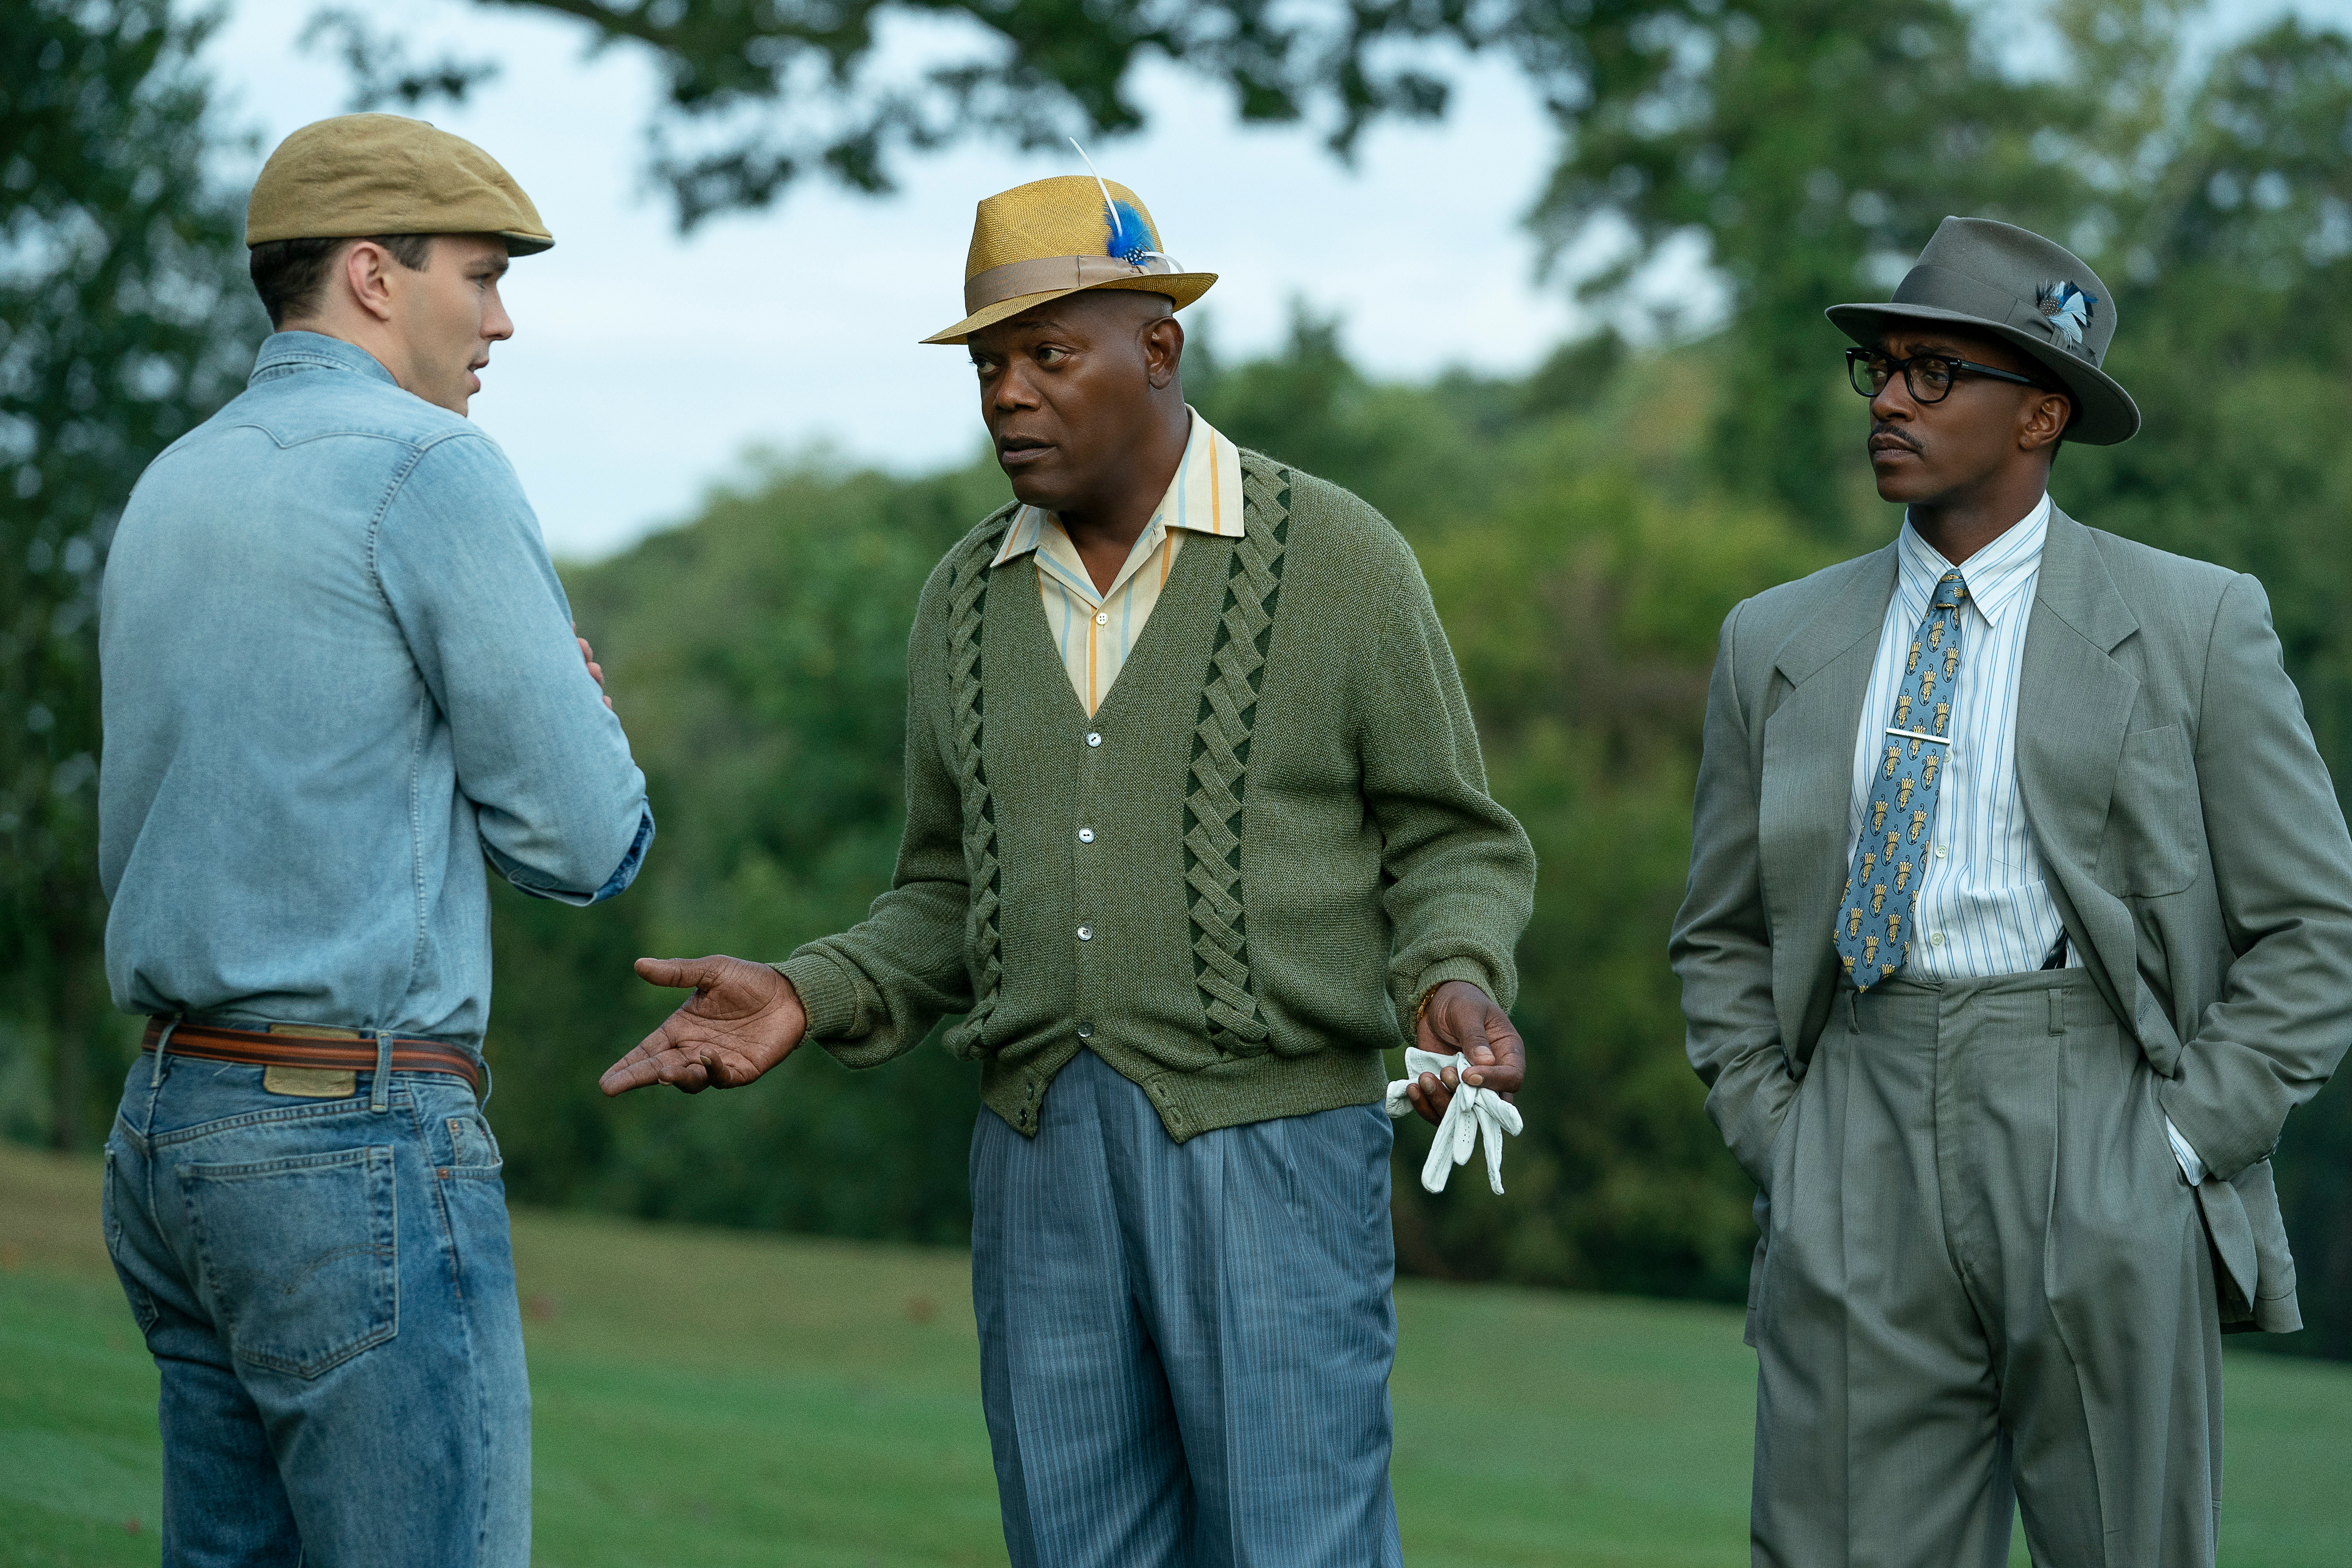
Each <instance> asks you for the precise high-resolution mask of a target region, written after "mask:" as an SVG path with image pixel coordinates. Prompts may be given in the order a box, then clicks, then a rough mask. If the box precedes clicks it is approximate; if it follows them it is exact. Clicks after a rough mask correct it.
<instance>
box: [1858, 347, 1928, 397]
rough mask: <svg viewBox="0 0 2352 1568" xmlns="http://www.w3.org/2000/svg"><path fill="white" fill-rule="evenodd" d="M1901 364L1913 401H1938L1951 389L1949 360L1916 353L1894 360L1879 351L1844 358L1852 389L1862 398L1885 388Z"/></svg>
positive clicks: (1880, 391)
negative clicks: (1904, 358)
mask: <svg viewBox="0 0 2352 1568" xmlns="http://www.w3.org/2000/svg"><path fill="white" fill-rule="evenodd" d="M1897 365H1900V366H1902V367H1903V379H1904V382H1905V383H1906V385H1907V386H1908V387H1909V388H1910V392H1911V397H1912V400H1913V401H1914V402H1916V403H1941V402H1942V401H1943V400H1944V397H1945V395H1947V394H1948V393H1949V392H1950V391H1951V390H1952V375H1953V370H1952V362H1951V361H1949V360H1943V359H1936V358H1932V357H1930V356H1928V355H1925V354H1922V355H1919V356H1917V357H1916V358H1913V359H1907V360H1898V359H1892V358H1889V357H1888V356H1887V355H1885V354H1882V353H1856V354H1853V355H1851V356H1849V357H1848V358H1847V360H1846V369H1847V372H1848V374H1850V375H1851V376H1852V377H1853V389H1854V390H1855V391H1856V392H1858V393H1860V394H1862V395H1864V397H1875V396H1877V395H1879V394H1880V393H1882V392H1884V391H1885V390H1886V384H1887V382H1888V381H1889V380H1890V379H1891V378H1892V377H1893V376H1894V374H1895V366H1897Z"/></svg>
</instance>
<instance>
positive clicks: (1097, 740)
mask: <svg viewBox="0 0 2352 1568" xmlns="http://www.w3.org/2000/svg"><path fill="white" fill-rule="evenodd" d="M1101 744H1102V737H1101V736H1100V735H1098V734H1097V733H1096V732H1095V731H1092V730H1089V731H1087V745H1089V746H1099V745H1101Z"/></svg>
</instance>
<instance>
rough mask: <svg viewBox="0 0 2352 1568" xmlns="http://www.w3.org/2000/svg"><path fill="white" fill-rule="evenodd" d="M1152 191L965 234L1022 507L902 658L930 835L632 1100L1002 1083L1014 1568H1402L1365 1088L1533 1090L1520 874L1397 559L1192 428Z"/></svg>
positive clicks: (1374, 1152)
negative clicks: (698, 1092) (941, 1067)
mask: <svg viewBox="0 0 2352 1568" xmlns="http://www.w3.org/2000/svg"><path fill="white" fill-rule="evenodd" d="M1161 252H1162V247H1161V244H1160V237H1159V231H1158V229H1157V227H1156V226H1154V225H1153V224H1152V221H1151V217H1150V214H1149V213H1148V212H1147V211H1146V210H1145V209H1144V206H1143V204H1142V203H1141V202H1140V201H1139V200H1138V199H1137V198H1136V197H1135V195H1134V194H1133V193H1132V192H1130V191H1128V190H1127V189H1126V188H1125V187H1123V186H1118V185H1106V184H1097V182H1096V181H1094V180H1091V179H1087V178H1083V177H1078V178H1066V179H1051V180H1042V181H1039V182H1037V183H1035V184H1027V185H1023V186H1020V187H1019V188H1017V189H1014V190H1011V191H1007V192H1004V193H1003V194H1002V195H996V196H992V197H990V198H989V199H988V200H986V201H984V202H982V203H981V204H980V211H979V217H978V222H977V225H976V226H975V229H974V232H973V236H972V242H971V254H970V257H969V259H968V261H967V263H966V266H965V284H964V307H965V310H967V312H969V313H968V314H967V315H966V316H965V318H964V319H963V320H962V321H958V322H957V323H956V324H955V325H954V326H952V327H950V328H948V329H947V330H946V331H942V332H940V333H939V334H937V335H936V336H934V337H933V338H931V339H929V341H930V342H940V343H961V344H964V345H965V346H966V347H967V349H968V351H969V353H970V354H971V363H972V365H973V367H974V368H975V370H976V371H977V373H978V379H979V390H980V395H981V412H982V417H983V418H984V419H985V420H986V422H987V425H988V428H989V432H990V435H991V436H992V437H993V440H994V445H995V450H996V454H997V458H998V460H999V462H1000V463H1001V464H1002V465H1003V468H1004V471H1005V473H1006V474H1007V476H1008V477H1009V478H1010V479H1011V480H1012V483H1013V493H1014V495H1015V496H1016V497H1017V498H1019V499H1018V500H1016V501H1015V502H1014V503H1013V504H1012V505H1009V506H1006V507H1004V508H1003V509H1002V510H999V511H997V512H995V513H994V514H993V515H992V516H991V517H989V518H988V519H987V520H986V521H983V522H982V523H981V525H980V526H979V527H978V528H976V529H974V530H973V531H971V533H970V534H969V535H968V536H966V538H965V539H964V541H963V542H961V543H960V544H958V545H957V546H956V547H955V548H954V549H953V550H951V551H950V552H948V555H947V558H946V559H945V560H943V561H942V562H940V565H939V568H938V570H937V571H935V572H933V573H932V574H931V578H930V581H929V583H928V584H926V585H925V587H924V590H923V595H922V598H921V602H920V603H919V605H918V606H917V609H916V612H915V627H914V635H913V637H912V639H911V641H910V643H909V644H908V705H907V707H908V711H907V827H906V837H905V839H904V841H903V843H902V844H901V845H900V847H899V855H898V872H897V876H896V878H895V879H894V881H893V885H892V887H891V889H890V890H889V891H887V892H886V893H884V894H883V895H882V896H881V898H880V899H879V900H877V901H876V903H875V905H874V910H873V912H872V914H871V916H870V917H869V918H868V919H867V920H866V922H865V923H864V924H862V925H860V926H858V927H856V929H854V930H852V931H846V932H844V933H843V934H841V935H839V936H835V937H828V938H826V939H824V941H821V942H811V943H810V944H808V945H807V946H805V947H803V948H802V949H801V950H800V951H799V952H795V953H793V955H792V956H791V957H790V958H788V959H787V960H786V961H785V962H784V963H782V964H780V965H778V966H776V967H775V968H769V967H767V966H765V965H761V964H754V963H742V962H740V961H739V960H736V959H731V958H708V959H701V960H698V961H693V962H686V963H680V962H655V961H651V960H647V961H644V962H641V963H639V965H638V971H639V973H642V974H644V975H645V976H646V978H647V979H648V980H652V981H654V982H656V984H666V985H677V986H693V987H696V988H697V994H696V996H695V998H694V999H693V1000H692V1001H690V1002H688V1004H687V1005H684V1006H683V1007H681V1008H680V1009H679V1010H678V1011H677V1013H676V1014H675V1015H673V1016H672V1017H671V1018H670V1020H669V1021H668V1023H667V1024H666V1025H664V1026H663V1027H662V1028H661V1029H660V1030H658V1031H656V1033H655V1034H654V1035H653V1036H651V1037H648V1038H647V1039H646V1041H645V1043H644V1044H642V1045H640V1046H639V1047H637V1048H636V1049H635V1051H633V1052H631V1053H630V1054H629V1056H628V1057H627V1058H625V1059H624V1060H623V1061H621V1062H619V1063H617V1064H615V1065H614V1068H613V1069H612V1071H611V1072H609V1073H607V1074H606V1076H605V1080H604V1082H605V1088H606V1089H607V1091H608V1092H612V1093H619V1092H622V1091H623V1090H625V1089H633V1088H636V1087H638V1086H640V1085H644V1084H649V1083H653V1082H656V1081H660V1082H667V1083H673V1084H676V1085H677V1086H678V1087H679V1088H681V1089H688V1090H689V1091H691V1090H695V1089H701V1088H703V1087H704V1086H706V1085H712V1084H715V1085H720V1086H734V1085H739V1084H743V1083H748V1082H750V1081H751V1079H754V1078H756V1077H758V1076H759V1075H760V1074H761V1072H763V1071H765V1070H766V1069H767V1068H771V1067H772V1066H773V1065H774V1064H775V1063H776V1062H778V1061H779V1060H781V1059H782V1058H783V1057H784V1055H785V1054H786V1053H787V1052H789V1051H791V1050H792V1049H793V1047H795V1046H796V1045H798V1044H799V1043H800V1042H801V1040H802V1039H803V1037H810V1038H814V1039H815V1040H817V1041H818V1042H820V1043H821V1044H823V1045H824V1047H826V1049H828V1050H829V1051H831V1052H832V1053H833V1054H834V1055H835V1058H838V1059H839V1060H841V1061H843V1062H845V1063H846V1064H847V1065H849V1066H851V1067H869V1066H872V1065H874V1064H876V1063H878V1062H882V1061H886V1060H887V1059H889V1058H892V1057H896V1056H898V1055H900V1054H902V1053H904V1052H906V1051H908V1050H911V1049H912V1048H914V1047H915V1046H916V1045H917V1044H918V1043H919V1041H921V1040H922V1038H923V1037H924V1036H925V1035H926V1034H928V1033H929V1030H930V1028H931V1026H932V1024H933V1022H934V1021H935V1020H936V1019H938V1018H939V1017H940V1016H941V1015H942V1014H947V1013H961V1014H962V1015H963V1018H962V1021H961V1023H959V1024H958V1025H957V1026H955V1027H954V1028H953V1029H951V1030H950V1032H949V1034H948V1036H947V1045H948V1048H949V1049H950V1050H952V1051H954V1052H955V1053H956V1054H957V1055H959V1056H961V1057H963V1058H967V1059H973V1060H977V1061H978V1062H979V1063H980V1082H981V1096H982V1101H983V1104H984V1107H985V1108H984V1109H983V1110H982V1111H981V1113H980V1117H979V1121H978V1125H977V1126H976V1128H975V1129H974V1131H973V1134H972V1143H971V1191H972V1207H973V1224H972V1300H973V1306H974V1308H975V1310H976V1312H977V1314H978V1319H979V1325H980V1340H981V1356H982V1394H983V1398H984V1401H985V1404H986V1407H987V1415H988V1426H989V1435H990V1439H991V1442H992V1445H993V1447H994V1449H995V1458H996V1473H997V1483H998V1491H999V1496H1000V1499H1001V1501H1002V1504H1003V1514H1004V1534H1005V1542H1006V1545H1007V1548H1008V1550H1009V1551H1010V1552H1011V1555H1012V1560H1013V1563H1015V1564H1018V1565H1020V1568H1032V1565H1052V1568H1061V1565H1068V1568H1099V1565H1100V1564H1105V1563H1120V1564H1132V1565H1135V1568H1150V1565H1163V1564H1164V1565H1172V1564H1178V1563H1202V1564H1206V1563H1244V1562H1246V1563H1282V1564H1284V1565H1285V1568H1311V1565H1316V1564H1328V1565H1329V1568H1342V1565H1344V1568H1363V1565H1364V1564H1367V1563H1396V1562H1397V1561H1399V1548H1398V1542H1397V1533H1396V1513H1395V1508H1394V1505H1393V1503H1392V1502H1391V1498H1390V1491H1389V1482H1388V1458H1389V1447H1390V1426H1389V1405H1388V1373H1389V1367H1390V1364H1391V1361H1392V1359H1393V1354H1394V1348H1395V1333H1396V1331H1395V1318H1394V1312H1393V1309H1392V1307H1391V1300H1390V1283H1391V1276H1392V1273H1393V1253H1392V1245H1391V1234H1390V1228H1389V1217H1388V1213H1389V1210H1388V1169H1389V1152H1390V1147H1391V1131H1390V1125H1389V1122H1388V1120H1387V1118H1386V1116H1385V1115H1384V1114H1383V1111H1382V1108H1381V1100H1382V1098H1383V1082H1384V1080H1385V1079H1386V1076H1387V1075H1386V1073H1385V1072H1384V1071H1383V1069H1382V1067H1381V1051H1382V1050H1383V1049H1384V1048H1386V1047H1392V1046H1396V1045H1399V1044H1402V1043H1403V1042H1404V1041H1406V1040H1411V1039H1417V1040H1418V1042H1419V1043H1420V1044H1421V1045H1422V1046H1423V1047H1426V1048H1429V1049H1432V1050H1436V1051H1441V1052H1446V1053H1466V1054H1465V1055H1464V1057H1463V1062H1462V1065H1461V1067H1460V1068H1449V1069H1447V1072H1446V1073H1445V1074H1444V1075H1443V1076H1444V1079H1445V1081H1444V1082H1441V1081H1440V1076H1439V1075H1430V1076H1427V1077H1425V1078H1423V1079H1422V1080H1421V1081H1420V1082H1419V1084H1417V1085H1416V1087H1415V1089H1414V1090H1413V1093H1414V1094H1415V1095H1416V1096H1417V1097H1418V1103H1419V1105H1420V1106H1421V1108H1422V1110H1423V1114H1425V1115H1429V1114H1433V1113H1435V1112H1438V1111H1442V1110H1444V1108H1445V1107H1446V1105H1447V1104H1448V1103H1449V1102H1450V1100H1451V1098H1452V1096H1451V1092H1450V1090H1451V1089H1452V1087H1453V1086H1454V1085H1455V1084H1457V1083H1458V1082H1461V1081H1465V1078H1466V1081H1468V1082H1470V1083H1473V1084H1483V1085H1484V1086H1485V1087H1487V1088H1490V1089H1495V1090H1497V1091H1510V1090H1514V1089H1517V1088H1518V1086H1519V1083H1520V1079H1521V1077H1522V1075H1523V1073H1524V1070H1525V1068H1524V1060H1525V1052H1524V1049H1523V1047H1522V1046H1521V1044H1520V1041H1519V1037H1518V1035H1517V1032H1516V1031H1515V1030H1514V1029H1513V1028H1512V1027H1511V1024H1510V1020H1509V1018H1508V1016H1507V1014H1506V1013H1505V1008H1506V1007H1507V1006H1508V1005H1509V1004H1510V1002H1511V999H1512V994H1513V992H1514V989H1515V986H1516V980H1517V975H1516V971H1515V968H1514V964H1513V950H1514V947H1515V945H1516V943H1517V940H1518V936H1519V932H1520V931H1521V929H1522V928H1523V927H1524V926H1525V924H1526V922H1527V920H1528V911H1529V908H1530V903H1531V900H1532V897H1533V891H1534V880H1535V858H1534V855H1533V852H1532V851H1531V849H1530V847H1529V846H1528V839H1527V837H1526V835H1525V834H1524V833H1522V832H1521V831H1520V829H1519V826H1518V824H1517V822H1515V821H1513V820H1512V818H1511V817H1510V816H1509V815H1508V814H1507V813H1506V812H1505V811H1504V810H1503V809H1502V807H1500V806H1499V805H1496V803H1495V801H1494V799H1493V798H1492V797H1491V796H1490V795H1488V794H1487V791H1486V774H1485V769H1484V766H1483V764H1482V763H1481V762H1480V759H1479V752H1478V742H1477V737H1476V733H1475V731H1474V729H1473V728H1472V724H1471V719H1470V711H1469V708H1468V705H1467V704H1466V702H1465V700H1464V697H1463V692H1462V685H1461V680H1460V679H1459V677H1458V676H1457V674H1456V672H1455V669H1454V658H1453V655H1452V653H1451V651H1450V650H1449V649H1448V647H1447V646H1446V641H1445V634H1444V630H1443V629H1442V628H1441V627H1440V626H1439V625H1438V622H1437V616H1436V615H1435V613H1434V611H1433V608H1432V606H1431V604H1430V597H1429V591H1428V588H1427V587H1426V586H1425V585H1424V584H1423V581H1422V576H1421V572H1420V569H1419V568H1418V566H1417V565H1416V564H1415V563H1414V561H1413V558H1412V552H1411V551H1410V550H1409V549H1408V548H1407V547H1406V545H1405V543H1404V541H1403V540H1402V539H1401V538H1400V537H1398V535H1397V533H1396V531H1394V530H1393V529H1391V527H1390V526H1389V525H1388V523H1387V522H1386V521H1383V520H1382V519H1381V517H1380V515H1379V514H1378V513H1376V512H1374V511H1373V510H1371V509H1370V507H1367V506H1366V505H1364V504H1363V502H1361V501H1360V500H1357V499H1356V498H1355V497H1353V496H1351V495H1349V494H1348V493H1347V492H1345V491H1344V490H1340V489H1336V488H1335V487H1333V486H1331V485H1328V484H1326V483H1324V482H1323V481H1321V480H1319V479H1312V478H1309V477H1308V476H1307V475H1306V474H1302V473H1299V472H1297V471H1296V470H1294V469H1292V468H1287V467H1286V466H1284V465H1283V464H1282V463H1281V462H1279V461H1277V460H1276V459H1274V458H1266V457H1262V456H1260V455H1258V454H1256V453H1254V452H1244V451H1242V450H1241V449H1239V448H1238V447H1235V446H1234V443H1233V442H1231V441H1229V440H1227V439H1226V438H1225V437H1223V435H1222V434H1220V433H1219V432H1218V431H1217V430H1215V429H1214V428H1213V427H1212V426H1210V425H1209V424H1208V422H1207V421H1205V420H1204V419H1202V417H1201V416H1199V415H1197V414H1195V413H1193V412H1192V410H1190V409H1189V408H1188V407H1187V406H1186V405H1185V403H1184V397H1183V391H1182V388H1181V384H1179V380H1178V371H1179V365H1180V362H1181V358H1182V354H1183V347H1184V333H1183V329H1182V328H1181V327H1180V326H1179V325H1178V324H1177V322H1176V320H1175V318H1174V316H1173V314H1172V312H1173V311H1174V310H1178V309H1180V308H1181V307H1182V306H1184V305H1187V304H1190V303H1191V302H1192V300H1196V299H1198V298H1199V297H1200V296H1201V294H1202V292H1203V291H1204V290H1205V289H1207V288H1208V287H1209V285H1210V283H1211V282H1212V281H1213V276H1212V275H1210V274H1204V273H1196V272H1187V271H1184V270H1183V269H1182V268H1180V267H1178V266H1177V265H1176V264H1175V263H1174V262H1173V261H1171V260H1170V259H1169V258H1167V257H1166V256H1165V255H1163V254H1162V253H1161Z"/></svg>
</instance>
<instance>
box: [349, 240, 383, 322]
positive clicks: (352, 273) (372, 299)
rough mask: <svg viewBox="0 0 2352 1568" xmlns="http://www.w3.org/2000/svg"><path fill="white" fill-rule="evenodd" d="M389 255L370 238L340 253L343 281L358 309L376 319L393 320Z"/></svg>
mask: <svg viewBox="0 0 2352 1568" xmlns="http://www.w3.org/2000/svg"><path fill="white" fill-rule="evenodd" d="M395 265H396V263H395V262H394V260H393V258H392V254H391V253H390V252H389V251H387V250H385V249H384V247H383V246H381V245H378V244H376V243H375V242H374V241H373V240H372V239H362V240H361V241H359V242H358V243H356V244H354V245H353V246H352V247H351V248H350V249H348V250H346V251H344V252H343V265H342V282H343V287H344V288H345V289H347V290H348V291H349V292H350V294H351V297H352V300H354V301H356V302H357V303H358V305H359V308H360V309H361V310H365V311H366V312H367V313H368V314H369V315H371V316H373V317H374V318H375V319H376V320H377V321H391V320H392V283H391V278H390V274H391V272H392V268H394V266H395Z"/></svg>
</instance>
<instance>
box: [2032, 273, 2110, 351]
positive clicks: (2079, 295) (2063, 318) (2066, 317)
mask: <svg viewBox="0 0 2352 1568" xmlns="http://www.w3.org/2000/svg"><path fill="white" fill-rule="evenodd" d="M2098 302H2099V297H2098V296H2097V295H2095V294H2086V293H2084V291H2083V290H2082V289H2081V288H2080V287H2078V286H2077V285H2076V284H2074V282H2073V281H2071V280H2068V279H2061V280H2060V281H2058V282H2055V283H2044V284H2043V285H2042V287H2041V288H2040V289H2036V290H2035V291H2034V304H2035V306H2036V307H2037V308H2038V309H2039V310H2041V311H2042V319H2043V320H2044V321H2048V322H2049V323H2050V335H2051V336H2052V337H2053V338H2055V339H2057V340H2058V346H2059V347H2060V348H2062V349H2074V350H2075V351H2077V352H2078V353H2079V352H2081V350H2082V347H2083V333H2084V331H2086V330H2087V329H2088V328H2089V327H2090V324H2091V310H2092V309H2093V307H2095V306H2096V305H2097V304H2098Z"/></svg>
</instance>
